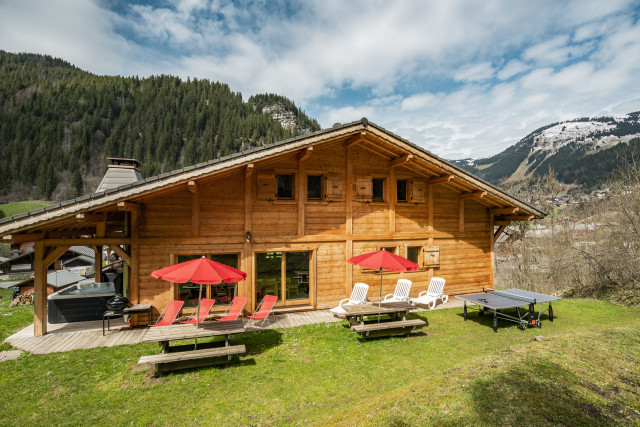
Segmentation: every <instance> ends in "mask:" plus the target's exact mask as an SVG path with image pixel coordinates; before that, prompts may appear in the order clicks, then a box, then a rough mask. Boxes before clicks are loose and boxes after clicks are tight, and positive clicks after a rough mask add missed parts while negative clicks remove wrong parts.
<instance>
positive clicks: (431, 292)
mask: <svg viewBox="0 0 640 427" xmlns="http://www.w3.org/2000/svg"><path fill="white" fill-rule="evenodd" d="M444 282H445V280H444V279H443V278H441V277H434V278H433V279H431V282H430V283H429V289H427V290H426V291H422V292H420V293H419V294H418V298H411V303H412V304H414V305H416V304H419V305H429V306H430V307H429V310H433V309H434V308H435V307H436V302H437V301H438V300H442V303H443V304H445V303H446V302H447V301H449V296H448V295H445V294H444Z"/></svg>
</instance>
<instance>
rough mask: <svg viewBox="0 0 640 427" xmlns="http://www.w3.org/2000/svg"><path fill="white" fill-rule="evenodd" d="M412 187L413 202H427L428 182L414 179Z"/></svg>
mask: <svg viewBox="0 0 640 427" xmlns="http://www.w3.org/2000/svg"><path fill="white" fill-rule="evenodd" d="M411 187H412V188H411V199H412V200H411V201H412V202H413V203H425V202H426V201H427V183H426V182H424V181H421V180H418V179H414V180H413V181H412V185H411Z"/></svg>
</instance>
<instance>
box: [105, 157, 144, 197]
mask: <svg viewBox="0 0 640 427" xmlns="http://www.w3.org/2000/svg"><path fill="white" fill-rule="evenodd" d="M107 160H108V161H109V165H108V166H107V173H105V174H104V177H102V181H100V185H98V189H97V190H96V193H100V192H102V191H105V190H110V189H112V188H118V187H120V186H121V185H127V184H131V183H132V182H136V181H140V180H142V179H143V178H142V173H141V172H140V162H139V161H137V160H136V159H120V158H117V157H107Z"/></svg>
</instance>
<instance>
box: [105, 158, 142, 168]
mask: <svg viewBox="0 0 640 427" xmlns="http://www.w3.org/2000/svg"><path fill="white" fill-rule="evenodd" d="M107 160H108V161H109V164H110V165H125V166H136V167H139V166H140V165H141V164H142V163H140V162H139V161H137V160H136V159H123V158H121V157H107Z"/></svg>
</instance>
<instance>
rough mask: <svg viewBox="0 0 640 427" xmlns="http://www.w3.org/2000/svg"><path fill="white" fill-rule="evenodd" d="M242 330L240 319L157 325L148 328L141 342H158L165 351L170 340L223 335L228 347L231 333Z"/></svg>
mask: <svg viewBox="0 0 640 427" xmlns="http://www.w3.org/2000/svg"><path fill="white" fill-rule="evenodd" d="M242 332H244V324H243V323H242V319H238V320H232V321H230V322H205V323H201V324H200V326H196V325H195V324H188V325H169V326H157V327H151V328H149V330H148V331H147V333H146V334H145V335H144V337H143V338H142V342H158V343H160V346H161V347H162V353H167V351H168V350H169V342H170V341H178V340H187V339H193V338H206V337H215V336H219V335H225V341H224V342H225V347H228V346H229V338H230V337H231V335H233V334H240V333H242Z"/></svg>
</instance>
